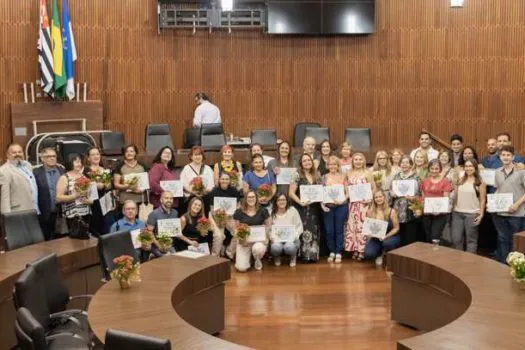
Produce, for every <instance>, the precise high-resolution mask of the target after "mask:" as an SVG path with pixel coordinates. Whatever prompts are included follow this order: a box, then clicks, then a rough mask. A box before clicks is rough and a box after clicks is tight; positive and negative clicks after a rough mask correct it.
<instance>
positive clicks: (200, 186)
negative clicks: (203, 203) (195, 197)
mask: <svg viewBox="0 0 525 350" xmlns="http://www.w3.org/2000/svg"><path fill="white" fill-rule="evenodd" d="M190 184H191V190H192V191H193V192H195V193H197V194H199V195H201V196H202V195H203V194H204V182H203V181H202V177H200V176H197V177H194V178H193V179H192V180H191V183H190Z"/></svg>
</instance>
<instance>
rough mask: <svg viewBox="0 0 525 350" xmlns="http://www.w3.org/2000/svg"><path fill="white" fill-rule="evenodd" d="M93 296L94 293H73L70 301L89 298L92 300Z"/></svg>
mask: <svg viewBox="0 0 525 350" xmlns="http://www.w3.org/2000/svg"><path fill="white" fill-rule="evenodd" d="M91 298H93V294H79V295H73V296H71V297H69V301H71V300H76V299H89V300H91Z"/></svg>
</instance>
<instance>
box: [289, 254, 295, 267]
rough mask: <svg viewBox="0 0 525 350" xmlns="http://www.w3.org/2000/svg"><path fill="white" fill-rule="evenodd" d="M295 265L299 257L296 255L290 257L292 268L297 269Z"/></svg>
mask: <svg viewBox="0 0 525 350" xmlns="http://www.w3.org/2000/svg"><path fill="white" fill-rule="evenodd" d="M295 265H297V256H296V255H294V256H292V257H290V267H295Z"/></svg>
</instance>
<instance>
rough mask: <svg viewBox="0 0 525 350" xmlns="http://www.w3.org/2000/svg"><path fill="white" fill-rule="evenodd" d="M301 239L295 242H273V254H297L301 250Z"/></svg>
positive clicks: (271, 248)
mask: <svg viewBox="0 0 525 350" xmlns="http://www.w3.org/2000/svg"><path fill="white" fill-rule="evenodd" d="M299 245H300V243H299V240H296V241H295V242H273V243H272V245H271V247H270V251H271V253H272V255H273V256H281V255H283V254H284V255H288V256H297V251H298V250H299Z"/></svg>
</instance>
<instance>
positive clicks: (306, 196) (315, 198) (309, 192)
mask: <svg viewBox="0 0 525 350" xmlns="http://www.w3.org/2000/svg"><path fill="white" fill-rule="evenodd" d="M299 192H300V194H301V201H308V202H310V203H320V202H322V201H323V195H324V192H323V185H301V186H299Z"/></svg>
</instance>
